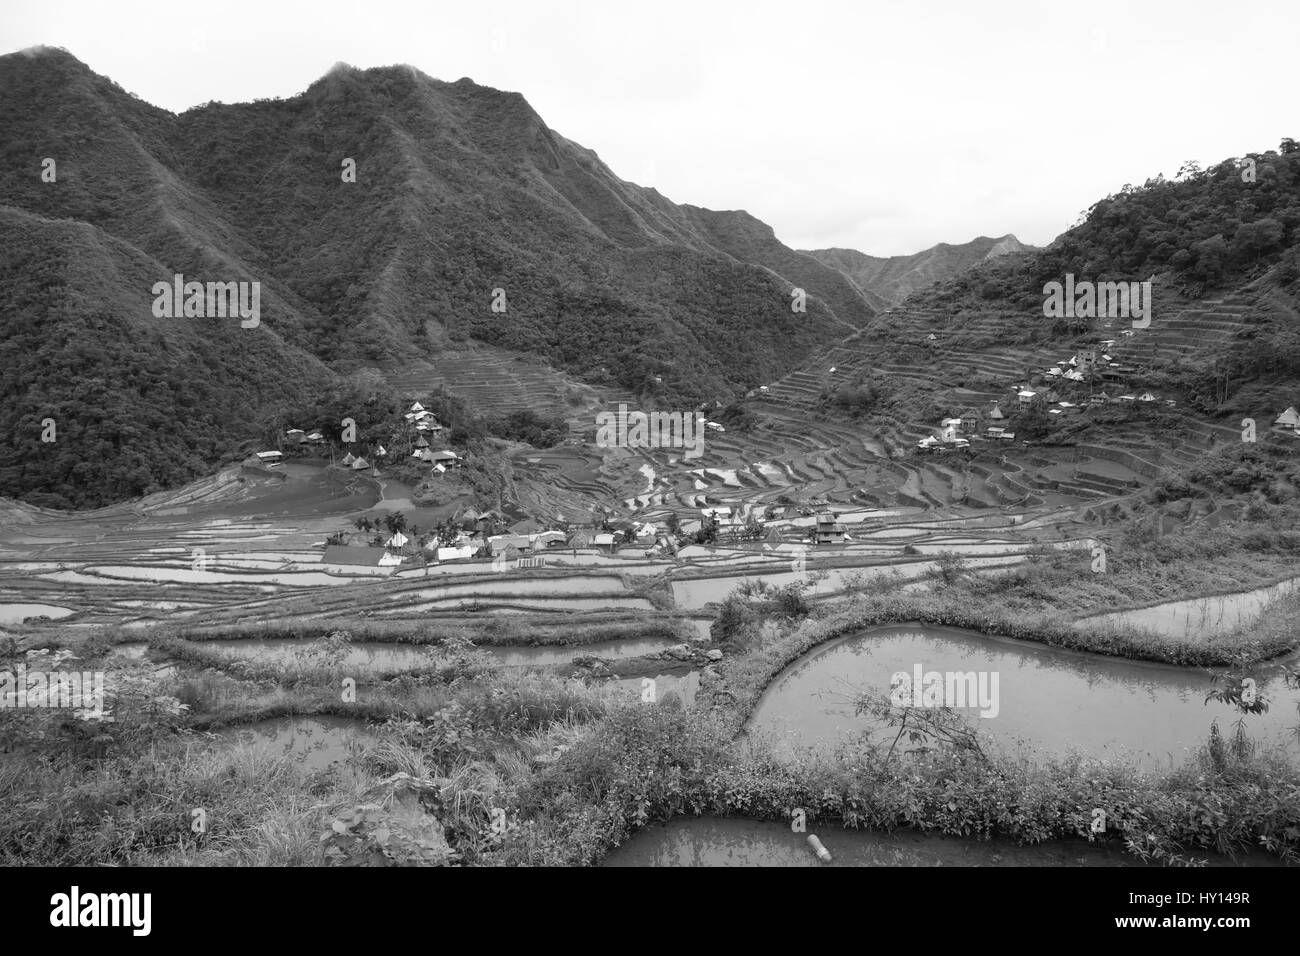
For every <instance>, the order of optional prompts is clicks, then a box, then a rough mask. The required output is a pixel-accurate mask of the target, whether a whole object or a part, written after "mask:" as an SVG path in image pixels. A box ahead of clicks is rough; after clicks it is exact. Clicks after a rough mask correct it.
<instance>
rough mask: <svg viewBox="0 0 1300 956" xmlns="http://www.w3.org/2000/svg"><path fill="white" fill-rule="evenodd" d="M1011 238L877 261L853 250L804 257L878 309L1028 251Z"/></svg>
mask: <svg viewBox="0 0 1300 956" xmlns="http://www.w3.org/2000/svg"><path fill="white" fill-rule="evenodd" d="M1032 248H1033V247H1032V246H1027V245H1025V244H1024V243H1023V242H1021V241H1020V240H1019V239H1017V238H1016V237H1015V236H1012V235H1006V236H1003V237H1001V238H1000V239H990V238H988V237H987V236H980V237H979V238H978V239H972V240H971V241H970V242H965V243H961V244H960V245H955V246H954V245H949V244H948V243H946V242H941V243H939V244H938V245H937V246H932V247H930V248H929V249H925V250H922V251H921V252H917V253H913V254H912V255H910V256H890V257H888V258H884V259H882V258H880V257H878V256H869V255H866V254H865V253H861V252H858V251H857V250H855V249H814V250H812V251H810V252H808V253H807V255H809V256H811V257H813V258H814V259H816V260H817V261H819V262H822V263H824V264H825V265H828V266H830V267H831V268H833V269H838V270H839V271H840V272H842V273H844V274H845V275H846V276H848V277H849V278H850V279H852V280H853V282H854V283H855V284H856V285H857V286H858V288H860V289H861V290H862V291H863V293H864V294H865V295H866V296H867V298H868V299H869V300H871V301H872V302H874V303H876V304H877V307H878V308H880V309H883V308H887V307H889V306H892V305H897V304H898V303H900V302H902V301H903V300H904V299H906V298H907V297H908V296H909V295H911V294H912V293H913V292H915V291H916V290H917V289H922V288H925V287H926V286H928V285H933V284H934V283H936V282H941V281H942V280H944V279H947V278H948V277H949V276H953V275H956V274H957V273H959V272H963V271H965V270H966V269H969V268H970V267H971V266H973V265H975V264H976V263H977V262H982V261H983V260H985V259H994V258H996V257H998V256H1004V255H1007V254H1009V253H1013V252H1025V251H1027V250H1030V249H1032Z"/></svg>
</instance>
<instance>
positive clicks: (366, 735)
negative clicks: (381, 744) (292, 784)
mask: <svg viewBox="0 0 1300 956" xmlns="http://www.w3.org/2000/svg"><path fill="white" fill-rule="evenodd" d="M217 736H218V738H219V739H220V740H221V741H222V742H223V743H224V744H226V745H228V746H238V747H245V748H257V749H262V750H267V751H270V752H271V753H273V754H275V755H276V756H284V757H289V758H290V759H292V760H293V761H294V762H295V763H297V764H298V765H299V766H300V767H302V769H304V770H324V769H325V768H326V767H329V766H331V765H333V764H338V763H342V762H344V761H345V760H347V759H348V758H349V757H351V756H352V755H353V754H354V753H356V752H357V751H358V750H360V749H361V748H363V747H365V746H366V745H367V744H369V743H372V742H373V741H374V739H375V738H374V735H373V734H372V733H370V732H368V731H367V730H366V728H365V724H363V723H361V722H359V721H355V720H348V719H346V718H343V717H329V716H319V717H282V718H278V719H275V720H264V721H259V722H258V723H255V724H248V725H246V726H243V727H231V728H227V729H225V730H222V731H219V732H218V733H217Z"/></svg>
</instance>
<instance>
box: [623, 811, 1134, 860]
mask: <svg viewBox="0 0 1300 956" xmlns="http://www.w3.org/2000/svg"><path fill="white" fill-rule="evenodd" d="M809 830H810V832H814V833H816V835H817V837H818V839H820V840H821V842H822V844H823V845H824V846H825V847H826V849H827V850H829V851H830V854H831V862H830V863H821V862H819V861H818V859H817V857H816V856H815V855H814V854H813V851H812V849H811V847H809V845H808V842H807V837H806V835H805V834H801V833H792V832H791V831H790V827H789V826H788V825H786V824H783V823H774V822H760V821H757V820H742V819H733V818H725V819H723V818H709V817H706V818H703V819H698V820H673V821H671V822H669V823H668V824H666V825H661V826H654V827H650V828H648V829H646V830H644V831H642V832H641V833H638V834H637V835H636V836H634V837H632V838H631V839H630V840H629V841H628V842H627V843H625V844H623V845H622V846H621V847H618V848H616V849H614V850H613V851H612V852H610V854H609V855H608V856H606V857H605V859H604V860H603V861H602V862H601V865H602V866H1139V865H1141V864H1140V862H1139V861H1138V860H1137V859H1136V858H1134V857H1132V856H1125V855H1124V854H1123V853H1122V852H1121V851H1120V850H1119V849H1117V848H1114V847H1111V846H1097V845H1090V844H1088V843H1085V842H1084V841H1082V840H1075V841H1068V842H1067V841H1061V842H1057V843H1047V844H1038V845H1036V846H1017V845H1016V844H1015V843H1014V842H1012V841H1010V840H1005V839H998V840H988V841H984V840H969V839H959V838H957V837H947V836H940V835H932V834H921V833H915V832H912V831H910V830H909V831H899V832H895V833H883V832H878V831H868V830H843V829H840V828H839V827H837V826H832V827H820V826H818V827H814V826H811V825H810V827H809Z"/></svg>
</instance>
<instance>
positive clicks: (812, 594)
mask: <svg viewBox="0 0 1300 956" xmlns="http://www.w3.org/2000/svg"><path fill="white" fill-rule="evenodd" d="M815 555H816V552H813V553H812V554H811V555H810V556H809V557H808V558H807V559H806V560H807V571H806V572H794V571H787V572H783V573H779V574H748V575H736V576H732V577H721V578H683V579H681V580H678V581H673V582H672V588H673V600H674V601H675V602H676V604H677V607H679V608H682V609H684V610H699V609H700V608H702V607H704V605H706V604H710V603H714V602H720V601H725V600H726V598H727V595H728V594H730V593H731V592H732V591H734V590H735V589H736V588H738V587H740V585H741V584H743V583H744V582H745V581H748V580H759V581H762V582H763V583H764V584H769V585H771V586H772V587H776V588H780V587H785V586H786V585H787V584H792V583H794V582H795V581H803V580H808V579H809V576H810V575H816V574H819V573H821V571H820V568H819V567H818V558H817V557H816V556H815ZM782 557H783V558H784V555H783V556H782ZM790 560H793V559H790ZM1020 560H1021V559H1020V558H1019V557H1018V556H1012V557H1005V558H1003V557H998V558H988V557H984V558H979V557H975V558H967V559H966V566H967V567H968V568H971V569H976V570H978V569H983V568H996V567H1004V566H1005V567H1010V566H1011V565H1014V564H1018V563H1019V562H1020ZM782 563H784V564H785V565H786V566H787V567H789V566H790V563H789V561H788V560H787V561H783V562H782ZM938 567H939V565H938V563H937V562H934V561H911V562H908V563H906V564H880V565H864V566H862V567H856V568H832V569H829V570H827V571H826V572H824V573H825V574H826V577H825V578H824V579H823V580H821V581H819V582H817V584H816V585H815V586H814V587H810V588H809V589H808V590H807V592H806V596H807V597H808V598H810V599H816V598H820V597H825V596H827V595H830V594H838V593H840V592H842V591H844V590H846V589H848V588H849V587H851V585H852V583H853V582H854V581H862V582H863V583H864V584H867V585H868V586H870V584H871V579H872V578H873V577H874V576H876V575H880V574H886V575H888V574H892V573H893V572H895V571H896V572H897V573H898V574H899V575H901V576H902V577H905V578H915V577H919V576H922V575H926V574H931V573H933V572H934V571H936V570H937V569H938Z"/></svg>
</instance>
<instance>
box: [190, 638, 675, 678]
mask: <svg viewBox="0 0 1300 956" xmlns="http://www.w3.org/2000/svg"><path fill="white" fill-rule="evenodd" d="M197 643H198V644H199V646H201V647H213V648H217V649H219V650H222V651H224V652H226V653H228V654H232V655H236V656H239V657H245V658H250V659H253V660H261V661H264V662H270V661H275V662H281V663H288V662H291V661H293V660H294V659H295V657H296V655H297V654H300V653H303V652H305V651H306V649H307V647H308V645H310V644H311V643H312V639H310V638H275V639H270V640H257V639H242V640H241V639H234V640H212V641H201V642H197ZM673 644H674V642H673V641H668V640H659V639H652V638H647V639H642V640H633V641H598V642H596V643H593V644H583V645H580V646H579V645H570V646H552V647H531V646H530V647H498V646H494V645H481V646H480V647H479V650H481V651H484V652H486V653H488V654H490V655H492V657H494V658H495V659H496V661H497V662H498V663H499V664H502V665H503V666H505V667H546V666H549V665H552V664H566V663H568V662H569V661H572V660H573V659H574V658H576V657H586V656H594V657H604V658H610V659H615V660H622V659H626V658H631V657H642V656H644V655H646V654H654V653H657V652H659V651H662V650H664V649H665V648H668V647H672V646H673ZM440 654H441V650H440V649H439V648H438V647H437V646H436V645H421V644H391V643H385V642H382V641H356V642H354V643H352V644H350V645H348V650H347V656H346V657H345V658H344V661H343V666H344V667H355V668H358V669H364V670H368V671H378V672H384V673H389V672H394V671H402V670H410V669H412V668H415V667H420V666H427V665H429V664H432V663H434V662H435V661H436V660H437V659H438V655H440ZM304 660H306V661H307V662H308V663H310V662H311V659H310V658H304ZM316 660H317V661H319V660H321V659H320V658H316Z"/></svg>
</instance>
